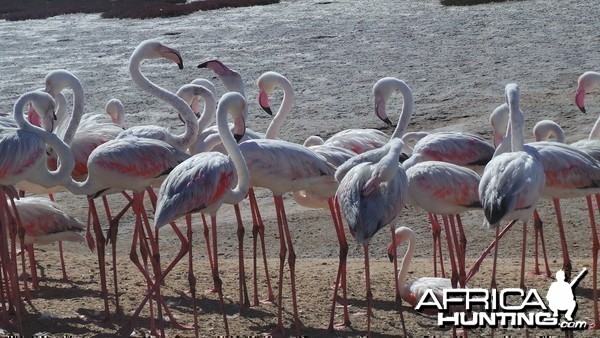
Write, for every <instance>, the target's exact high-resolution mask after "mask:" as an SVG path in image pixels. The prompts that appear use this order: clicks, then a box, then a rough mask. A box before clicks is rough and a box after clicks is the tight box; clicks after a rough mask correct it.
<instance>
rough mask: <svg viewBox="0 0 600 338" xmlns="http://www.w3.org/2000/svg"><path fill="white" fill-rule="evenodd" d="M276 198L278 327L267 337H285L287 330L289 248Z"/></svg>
mask: <svg viewBox="0 0 600 338" xmlns="http://www.w3.org/2000/svg"><path fill="white" fill-rule="evenodd" d="M274 198H275V213H276V214H277V229H278V231H279V279H278V281H277V285H278V286H277V325H276V326H275V328H274V329H273V330H272V331H271V332H269V333H267V334H266V335H269V336H274V335H276V334H279V335H281V336H285V329H284V328H283V265H284V263H285V255H286V253H287V247H286V245H285V242H286V241H285V234H284V231H283V221H282V219H281V213H280V212H279V206H278V203H277V198H276V197H274Z"/></svg>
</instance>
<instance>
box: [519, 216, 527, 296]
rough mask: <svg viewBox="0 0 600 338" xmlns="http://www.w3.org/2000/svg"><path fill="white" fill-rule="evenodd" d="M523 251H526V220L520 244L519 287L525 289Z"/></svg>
mask: <svg viewBox="0 0 600 338" xmlns="http://www.w3.org/2000/svg"><path fill="white" fill-rule="evenodd" d="M525 251H527V221H524V222H523V243H522V244H521V282H520V284H519V287H520V288H521V289H522V290H527V287H526V286H525Z"/></svg>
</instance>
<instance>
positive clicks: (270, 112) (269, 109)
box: [261, 107, 273, 116]
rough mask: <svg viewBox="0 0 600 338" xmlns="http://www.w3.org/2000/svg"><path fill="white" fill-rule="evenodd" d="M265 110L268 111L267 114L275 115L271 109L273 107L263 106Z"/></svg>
mask: <svg viewBox="0 0 600 338" xmlns="http://www.w3.org/2000/svg"><path fill="white" fill-rule="evenodd" d="M261 108H262V109H263V110H264V111H266V112H267V114H269V115H271V116H273V111H272V110H271V107H261Z"/></svg>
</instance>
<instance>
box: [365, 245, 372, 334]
mask: <svg viewBox="0 0 600 338" xmlns="http://www.w3.org/2000/svg"><path fill="white" fill-rule="evenodd" d="M364 251H365V280H366V284H367V337H370V336H371V315H372V313H371V305H372V303H373V292H371V273H370V271H369V245H368V244H365V245H364Z"/></svg>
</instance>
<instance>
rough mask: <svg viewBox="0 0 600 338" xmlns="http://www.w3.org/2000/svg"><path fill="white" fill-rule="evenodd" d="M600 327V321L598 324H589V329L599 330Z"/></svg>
mask: <svg viewBox="0 0 600 338" xmlns="http://www.w3.org/2000/svg"><path fill="white" fill-rule="evenodd" d="M598 329H600V323H599V324H598V325H597V324H596V323H593V324H590V325H588V330H598Z"/></svg>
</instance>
